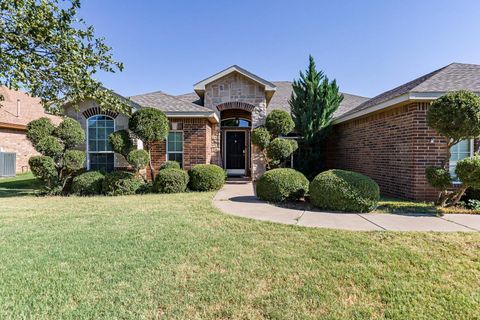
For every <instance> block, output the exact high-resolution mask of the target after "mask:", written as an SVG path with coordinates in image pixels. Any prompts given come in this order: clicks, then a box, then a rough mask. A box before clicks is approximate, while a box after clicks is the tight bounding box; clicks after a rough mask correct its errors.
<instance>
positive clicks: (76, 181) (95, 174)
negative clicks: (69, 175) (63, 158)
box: [72, 171, 105, 196]
mask: <svg viewBox="0 0 480 320" xmlns="http://www.w3.org/2000/svg"><path fill="white" fill-rule="evenodd" d="M104 179H105V176H104V174H103V173H101V172H100V171H88V172H85V173H82V174H81V175H79V176H76V177H75V178H73V181H72V193H74V194H76V195H79V196H91V195H96V194H100V193H102V184H103V180H104Z"/></svg>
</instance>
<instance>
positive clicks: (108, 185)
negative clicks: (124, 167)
mask: <svg viewBox="0 0 480 320" xmlns="http://www.w3.org/2000/svg"><path fill="white" fill-rule="evenodd" d="M143 184H144V182H143V181H141V180H140V179H139V178H137V177H135V175H134V174H132V173H130V172H125V171H114V172H111V173H108V174H106V175H105V179H104V180H103V184H102V191H103V193H105V194H106V195H107V196H121V195H129V194H135V193H136V192H137V190H138V189H139V188H140V187H141V186H142V185H143Z"/></svg>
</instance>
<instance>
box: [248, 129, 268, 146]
mask: <svg viewBox="0 0 480 320" xmlns="http://www.w3.org/2000/svg"><path fill="white" fill-rule="evenodd" d="M270 139H271V136H270V133H269V132H268V130H267V128H264V127H260V128H256V129H254V130H253V131H252V143H253V144H254V145H256V146H258V147H260V149H265V148H266V147H268V144H269V143H270Z"/></svg>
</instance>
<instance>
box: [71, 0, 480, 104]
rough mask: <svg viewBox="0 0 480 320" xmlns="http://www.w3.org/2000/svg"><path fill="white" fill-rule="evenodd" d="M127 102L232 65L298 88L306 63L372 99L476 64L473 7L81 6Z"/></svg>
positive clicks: (118, 0)
mask: <svg viewBox="0 0 480 320" xmlns="http://www.w3.org/2000/svg"><path fill="white" fill-rule="evenodd" d="M79 16H80V17H81V18H83V19H85V20H86V22H87V24H91V25H94V27H95V29H96V35H97V36H102V37H105V38H106V42H107V44H108V45H110V46H111V47H112V48H113V55H114V58H115V59H116V60H119V61H121V62H123V63H124V65H125V69H124V71H123V72H121V73H116V74H105V73H101V74H99V75H98V79H99V80H100V81H102V82H103V84H104V85H105V86H106V87H108V88H110V89H113V90H114V91H116V92H117V93H119V94H122V95H125V96H131V95H135V94H141V93H147V92H152V91H158V90H161V91H164V92H166V93H169V94H174V95H177V94H183V93H187V92H192V91H193V85H194V84H195V83H196V82H198V81H200V80H202V79H204V78H207V77H209V76H211V75H213V74H214V73H216V72H218V71H221V70H223V69H225V68H227V67H229V66H231V65H233V64H237V65H239V66H241V67H243V68H245V69H247V70H249V71H250V72H252V73H254V74H256V75H258V76H260V77H262V78H264V79H266V80H269V81H280V80H288V81H292V80H293V79H294V78H297V77H298V75H299V71H300V70H304V69H305V68H306V67H307V64H308V55H309V54H311V55H312V56H313V57H314V58H315V61H316V64H317V67H318V69H321V70H323V71H324V72H325V73H326V74H327V76H328V77H329V78H330V79H336V80H337V83H338V85H339V86H340V91H342V92H346V93H351V94H357V95H361V96H366V97H373V96H375V95H377V94H379V93H381V92H383V91H386V90H389V89H392V88H394V87H395V86H398V85H400V84H403V83H405V82H407V81H410V80H413V79H414V78H416V77H418V76H420V75H423V74H425V73H428V72H431V71H433V70H436V69H438V68H440V67H443V66H445V65H447V64H449V63H451V62H462V63H474V64H480V32H479V31H480V1H478V0H468V1H467V0H458V1H454V0H451V1H449V0H435V1H433V0H423V1H420V0H417V1H413V0H402V1H389V0H378V1H373V0H371V1H369V0H363V1H353V0H351V1H323V0H317V1H315V0H313V1H305V0H294V1H286V0H256V1H255V0H222V1H217V0H212V1H210V0H203V1H193V0H157V1H154V0H137V1H134V0H83V1H82V9H81V10H80V12H79Z"/></svg>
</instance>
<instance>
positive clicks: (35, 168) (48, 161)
mask: <svg viewBox="0 0 480 320" xmlns="http://www.w3.org/2000/svg"><path fill="white" fill-rule="evenodd" d="M28 165H29V166H30V170H32V173H33V175H34V176H35V177H37V178H39V179H40V180H42V181H44V182H45V183H47V185H48V186H51V185H52V183H53V182H54V181H55V180H56V179H57V178H58V173H57V169H56V167H55V161H54V160H53V159H52V158H51V157H48V156H33V157H31V158H30V159H28Z"/></svg>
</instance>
